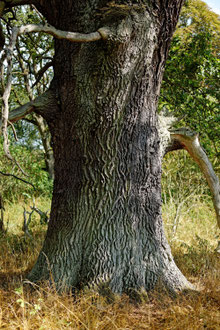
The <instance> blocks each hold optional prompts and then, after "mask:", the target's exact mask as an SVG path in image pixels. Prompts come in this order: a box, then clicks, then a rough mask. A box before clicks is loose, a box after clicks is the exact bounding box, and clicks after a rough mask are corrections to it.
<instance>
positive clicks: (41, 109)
mask: <svg viewBox="0 0 220 330" xmlns="http://www.w3.org/2000/svg"><path fill="white" fill-rule="evenodd" d="M56 107H57V103H56V99H55V97H54V95H53V93H52V92H51V91H47V92H45V93H44V94H42V95H40V96H38V97H37V98H36V99H35V100H33V101H31V102H28V103H26V104H24V105H22V106H20V107H18V108H16V109H14V110H12V111H10V112H9V116H8V120H9V121H10V122H11V123H14V122H16V121H18V120H20V119H22V118H24V117H26V116H27V115H28V114H29V113H31V112H33V111H35V112H37V113H40V114H41V115H43V116H44V117H45V116H46V114H47V112H48V114H51V111H50V109H55V108H56ZM47 109H48V110H47ZM51 116H52V114H51ZM1 127H2V120H1V119H0V129H1Z"/></svg>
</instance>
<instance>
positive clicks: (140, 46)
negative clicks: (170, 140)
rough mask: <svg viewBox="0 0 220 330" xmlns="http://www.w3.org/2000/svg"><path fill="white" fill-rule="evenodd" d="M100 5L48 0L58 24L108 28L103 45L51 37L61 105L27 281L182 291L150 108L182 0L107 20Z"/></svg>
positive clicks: (53, 122) (182, 279) (153, 105)
mask: <svg viewBox="0 0 220 330" xmlns="http://www.w3.org/2000/svg"><path fill="white" fill-rule="evenodd" d="M99 2H100V3H101V1H94V6H93V7H92V8H91V7H89V5H87V4H84V2H83V3H78V1H76V2H74V4H73V3H72V1H65V3H66V6H63V5H62V6H59V2H58V1H52V2H51V3H52V4H55V3H56V10H58V13H59V15H58V13H57V12H56V11H55V10H54V11H53V15H52V14H51V12H49V11H48V14H47V18H48V20H49V22H50V23H51V24H55V23H56V25H58V27H59V28H61V29H63V30H67V29H68V30H71V31H74V30H77V31H83V32H90V31H95V30H97V28H99V27H100V24H101V26H103V25H108V26H109V25H110V26H111V28H112V30H113V31H114V33H113V34H112V38H111V40H108V41H106V42H105V41H98V42H95V43H90V44H76V45H73V44H71V43H69V42H66V41H56V44H55V59H54V63H55V64H54V71H55V77H54V81H53V83H52V86H51V88H52V89H53V91H54V93H55V94H56V95H57V98H58V104H59V108H58V110H57V111H56V115H54V114H53V116H52V117H50V116H49V114H48V116H47V118H46V119H47V121H48V124H49V127H50V131H51V135H52V143H53V150H54V158H55V181H54V193H53V201H52V211H51V220H50V223H49V228H48V232H47V236H46V240H45V243H44V246H43V249H42V251H41V253H40V256H39V258H38V261H37V263H36V265H35V266H34V268H33V270H32V272H31V274H30V276H29V278H30V279H31V280H39V279H48V278H50V276H51V274H52V277H53V280H54V281H55V283H57V285H58V286H61V287H68V288H69V287H81V286H84V285H98V286H99V287H100V286H102V285H104V286H105V285H106V286H108V287H109V288H110V289H112V290H113V291H114V292H119V293H121V292H129V290H131V289H135V290H140V289H142V288H144V289H151V288H153V287H154V286H155V284H156V283H157V282H158V281H161V282H162V283H163V284H164V285H166V287H168V288H169V289H171V290H174V291H175V290H181V289H183V288H186V287H190V284H189V283H188V282H187V280H186V279H185V277H184V276H183V275H182V274H181V272H180V271H179V270H178V268H177V267H176V265H175V263H174V261H173V258H172V255H171V252H170V248H169V245H168V243H167V241H166V238H165V235H164V230H163V224H162V219H161V186H160V180H161V154H160V148H159V137H158V119H157V114H156V109H157V101H158V95H159V89H160V83H161V79H162V72H163V68H164V63H165V59H166V56H167V50H168V45H169V41H170V37H171V35H172V32H173V29H174V26H175V24H176V20H177V17H178V12H179V9H180V2H181V1H170V4H172V6H171V5H170V6H169V1H168V5H166V6H165V7H164V8H162V7H157V6H155V7H153V5H152V6H150V5H146V7H141V6H140V8H136V7H135V9H132V10H131V11H129V12H127V11H126V13H124V12H123V14H122V13H121V14H120V13H118V11H119V9H120V8H118V7H117V8H116V12H117V15H114V20H113V22H112V17H109V15H107V16H105V17H104V19H103V20H101V19H100V17H99V16H96V14H97V12H98V11H97V8H98V6H99ZM104 2H105V1H102V5H103V3H104ZM86 3H87V2H86ZM152 3H156V2H152ZM164 3H165V1H164ZM68 6H69V7H68ZM158 6H159V5H158ZM160 6H162V5H160ZM45 10H46V9H45ZM56 15H58V16H57V17H56Z"/></svg>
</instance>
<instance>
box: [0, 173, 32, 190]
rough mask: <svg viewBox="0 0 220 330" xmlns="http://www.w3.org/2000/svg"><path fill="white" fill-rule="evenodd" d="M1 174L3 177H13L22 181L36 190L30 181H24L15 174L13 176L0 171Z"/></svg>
mask: <svg viewBox="0 0 220 330" xmlns="http://www.w3.org/2000/svg"><path fill="white" fill-rule="evenodd" d="M0 174H1V175H4V176H12V177H13V178H15V179H17V180H20V181H22V182H24V183H27V184H29V185H31V186H32V187H33V188H34V190H36V188H35V186H34V185H33V184H32V183H31V182H29V181H27V180H24V179H22V178H19V177H18V176H16V175H14V174H11V173H4V172H2V171H0Z"/></svg>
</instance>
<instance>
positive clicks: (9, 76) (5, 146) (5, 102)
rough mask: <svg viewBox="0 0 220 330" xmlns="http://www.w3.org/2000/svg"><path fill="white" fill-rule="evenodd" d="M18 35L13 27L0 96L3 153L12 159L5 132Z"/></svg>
mask: <svg viewBox="0 0 220 330" xmlns="http://www.w3.org/2000/svg"><path fill="white" fill-rule="evenodd" d="M17 37H18V29H17V28H14V29H13V31H12V36H11V39H10V43H9V46H8V49H7V57H6V59H7V63H8V67H7V83H6V86H5V88H4V93H3V97H2V127H1V129H2V134H3V137H4V142H3V149H4V152H5V155H6V156H7V158H8V159H10V160H12V161H14V160H13V158H12V156H11V154H10V151H9V139H8V132H7V124H8V115H9V105H8V100H9V97H10V93H11V85H12V55H13V49H14V46H15V44H16V41H17Z"/></svg>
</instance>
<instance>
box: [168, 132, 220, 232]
mask: <svg viewBox="0 0 220 330" xmlns="http://www.w3.org/2000/svg"><path fill="white" fill-rule="evenodd" d="M170 138H171V142H170V144H169V145H168V146H167V148H166V153H167V152H169V151H172V150H177V149H185V150H187V151H188V153H189V154H190V156H191V157H192V158H193V159H194V161H195V162H196V163H197V164H198V165H199V167H200V170H201V171H202V173H203V174H204V176H205V178H206V180H207V183H208V185H209V188H210V191H211V194H212V200H213V205H214V208H215V212H216V218H217V223H218V227H219V228H220V182H219V178H218V177H217V175H216V174H215V172H214V170H213V167H212V164H211V162H210V161H209V159H208V157H207V155H206V153H205V151H204V150H203V148H202V147H201V145H200V142H199V137H198V134H197V133H196V132H193V131H191V130H189V129H187V128H180V129H177V130H172V131H170Z"/></svg>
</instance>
